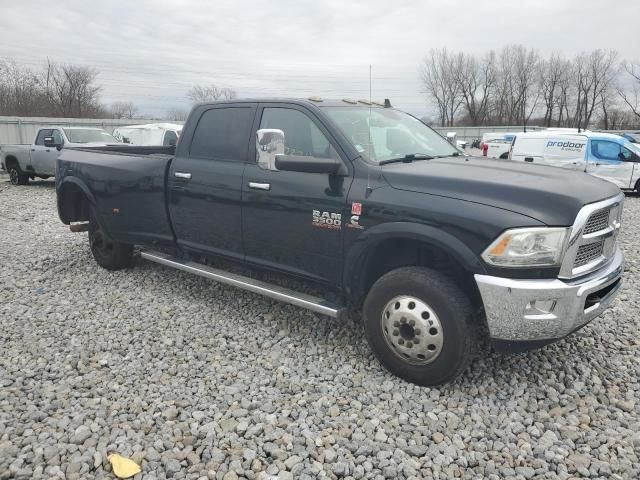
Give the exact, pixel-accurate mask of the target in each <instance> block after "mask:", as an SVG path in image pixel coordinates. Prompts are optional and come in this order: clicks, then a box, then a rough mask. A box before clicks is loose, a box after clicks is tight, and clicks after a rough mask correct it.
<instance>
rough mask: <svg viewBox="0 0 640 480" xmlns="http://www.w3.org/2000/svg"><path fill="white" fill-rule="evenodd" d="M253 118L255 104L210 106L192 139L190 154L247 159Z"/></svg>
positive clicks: (227, 159) (194, 155) (242, 160)
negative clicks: (247, 105) (253, 105)
mask: <svg viewBox="0 0 640 480" xmlns="http://www.w3.org/2000/svg"><path fill="white" fill-rule="evenodd" d="M252 120H253V109H252V108H251V107H225V108H212V109H210V110H207V111H206V112H204V113H203V114H202V116H201V117H200V121H199V122H198V125H197V126H196V130H195V132H194V134H193V139H192V140H191V147H190V149H189V156H191V157H198V158H209V159H217V160H226V161H239V162H244V161H246V157H247V146H248V140H249V134H250V130H251V122H252Z"/></svg>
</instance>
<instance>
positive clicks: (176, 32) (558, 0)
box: [0, 0, 640, 115]
mask: <svg viewBox="0 0 640 480" xmlns="http://www.w3.org/2000/svg"><path fill="white" fill-rule="evenodd" d="M3 3H4V6H3V7H2V9H1V11H0V32H3V33H2V40H1V41H0V57H3V58H9V59H13V60H15V61H17V62H19V63H24V64H27V65H29V66H33V67H34V68H37V67H39V66H40V65H42V64H43V63H44V60H45V58H46V57H49V58H50V59H52V60H55V61H61V62H69V63H77V64H85V65H90V66H93V67H95V68H96V69H98V70H99V71H100V75H99V77H98V78H99V83H100V84H101V85H102V86H103V89H102V101H103V102H105V103H111V102H113V101H117V100H132V101H134V102H135V103H136V104H137V105H138V106H139V108H140V111H141V113H148V114H152V115H162V114H163V113H165V112H166V111H167V110H168V109H170V108H172V107H185V108H187V107H188V106H189V103H188V100H187V99H186V97H185V93H186V91H187V90H188V89H189V87H190V86H192V85H193V84H196V83H201V84H209V83H216V84H218V85H220V86H227V87H232V88H234V89H235V90H236V91H237V92H238V93H239V95H240V96H242V97H249V96H250V97H260V96H298V97H300V96H304V97H306V96H309V95H320V96H325V97H333V98H342V97H353V98H368V96H369V65H370V64H371V65H373V92H374V93H373V96H374V98H376V99H383V98H385V97H388V98H390V99H391V101H392V103H393V104H394V106H399V107H401V108H403V109H405V110H408V111H410V112H412V113H414V114H417V115H423V114H428V113H432V112H430V109H429V107H428V106H427V105H426V101H425V95H424V93H423V92H422V87H421V84H420V80H419V66H420V63H421V60H422V58H423V57H424V55H425V54H426V53H427V52H428V51H429V49H431V48H441V47H447V48H449V49H452V50H463V51H465V52H470V53H478V54H481V53H483V52H485V51H487V50H489V49H500V48H502V47H503V46H505V45H507V44H522V45H524V46H526V47H530V48H535V49H537V50H538V51H539V52H540V53H541V54H543V55H548V54H550V53H552V52H559V53H562V54H564V55H565V56H572V55H574V54H576V53H580V52H582V51H587V50H592V49H595V48H611V49H615V50H617V51H618V52H619V53H620V56H621V58H626V59H630V60H640V49H639V45H640V26H639V25H640V23H639V20H640V0H618V1H612V0H554V1H550V0H519V1H514V0H498V1H496V0H491V1H484V2H482V1H478V0H453V1H444V0H440V1H426V0H423V1H419V0H413V1H408V0H394V1H393V2H390V1H383V0H369V1H347V0H329V1H322V0H272V1H261V2H258V1H233V0H216V1H205V0H201V1H194V0H172V1H166V0H160V1H151V0H143V1H141V0H135V1H134V0H126V1H122V0H105V1H101V2H94V1H87V0H65V1H64V2H62V1H59V2H51V0H48V1H35V0H22V1H20V2H9V1H8V0H3ZM7 32H10V35H8V34H7Z"/></svg>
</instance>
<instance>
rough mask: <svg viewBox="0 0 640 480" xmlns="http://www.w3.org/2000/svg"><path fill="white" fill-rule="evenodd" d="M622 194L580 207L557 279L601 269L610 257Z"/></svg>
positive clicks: (612, 255)
mask: <svg viewBox="0 0 640 480" xmlns="http://www.w3.org/2000/svg"><path fill="white" fill-rule="evenodd" d="M623 202H624V195H623V194H622V193H620V194H619V195H617V196H615V197H612V198H609V199H607V200H602V201H600V202H597V203H592V204H589V205H585V206H584V207H582V209H581V210H580V212H578V215H577V217H576V219H575V221H574V222H573V225H572V227H571V231H570V233H569V240H568V242H567V250H566V251H565V255H564V259H563V261H562V265H561V266H560V275H559V276H560V278H567V279H571V278H575V277H580V276H582V275H587V274H589V273H591V272H594V271H595V270H598V269H599V268H602V267H603V266H604V265H606V264H607V263H608V262H610V261H611V259H612V258H613V257H614V255H615V253H616V251H617V249H618V245H617V239H618V232H619V231H620V225H621V222H622V204H623Z"/></svg>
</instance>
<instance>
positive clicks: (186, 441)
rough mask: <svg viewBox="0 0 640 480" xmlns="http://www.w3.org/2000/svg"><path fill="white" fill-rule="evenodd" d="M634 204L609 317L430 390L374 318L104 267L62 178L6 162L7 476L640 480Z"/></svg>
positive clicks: (3, 330)
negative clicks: (337, 315)
mask: <svg viewBox="0 0 640 480" xmlns="http://www.w3.org/2000/svg"><path fill="white" fill-rule="evenodd" d="M624 208H625V211H624V225H623V230H622V232H621V234H620V241H621V242H622V245H623V248H624V250H625V254H626V259H627V266H626V269H627V271H626V273H625V281H624V283H623V285H622V289H621V293H620V296H619V298H618V300H616V301H615V302H614V303H613V305H612V307H611V309H609V310H608V311H607V312H606V313H605V314H604V315H603V316H602V317H601V318H597V319H595V320H594V321H593V322H592V323H591V324H590V325H587V326H585V327H584V328H583V329H581V330H580V331H578V332H576V333H575V334H574V335H572V336H571V337H569V338H568V339H566V340H562V341H560V342H558V343H557V344H553V345H549V346H547V347H545V348H543V349H541V350H537V351H533V352H528V353H526V354H523V355H499V354H491V355H487V356H484V357H482V358H480V359H478V360H477V361H476V362H474V364H473V366H472V367H471V369H470V370H469V371H468V372H466V373H465V374H464V375H463V376H462V377H461V378H460V379H459V380H458V381H456V382H455V383H454V384H452V385H445V386H442V387H439V388H419V387H416V386H414V385H411V384H408V383H406V382H403V381H402V380H399V379H397V378H395V377H393V376H391V375H390V374H389V373H387V372H386V371H385V370H384V369H382V368H381V367H380V366H379V364H378V363H377V362H376V360H375V359H374V357H373V356H372V355H371V353H370V351H369V349H368V346H367V344H366V341H365V339H364V338H365V337H364V333H363V330H362V327H361V325H360V324H359V323H358V322H354V321H347V322H339V321H337V320H334V319H327V318H322V317H319V316H317V315H316V314H313V313H310V312H307V311H305V310H300V309H297V308H295V307H293V306H290V305H285V304H281V303H278V302H275V301H271V300H268V299H265V298H263V297H260V296H257V295H253V294H249V293H246V292H242V291H240V290H236V289H233V288H231V287H226V286H222V285H218V284H215V283H212V282H208V281H206V280H204V279H201V278H197V277H193V276H190V275H187V274H183V273H179V272H175V271H172V270H169V269H165V268H163V267H160V266H156V265H154V264H150V263H146V262H144V261H142V260H137V261H136V262H135V265H134V266H133V267H132V268H131V269H128V270H126V271H120V272H107V271H105V270H102V269H100V268H99V267H98V266H97V265H96V264H95V262H94V261H93V259H92V258H91V255H90V252H89V249H88V245H87V235H86V234H72V233H70V232H69V230H68V228H67V227H65V226H63V225H62V224H61V223H60V222H59V220H58V218H57V213H56V208H55V192H54V189H53V182H51V181H35V182H33V183H32V184H31V185H29V186H26V187H13V186H11V185H9V183H8V181H7V177H6V176H3V175H0V252H1V253H0V299H1V300H0V345H1V346H2V354H1V355H0V480H4V479H5V478H7V479H8V478H29V479H31V478H33V479H49V478H52V479H66V480H73V479H74V478H77V479H84V478H96V479H101V480H102V479H104V480H106V479H110V478H113V474H112V473H111V467H110V465H109V463H108V461H107V460H106V456H107V454H109V453H112V452H114V453H119V454H121V455H124V456H126V457H129V458H135V459H136V460H138V461H139V462H140V464H141V467H142V474H141V475H138V476H136V477H135V479H134V480H140V479H157V480H164V479H166V478H180V479H190V480H191V479H193V480H195V479H198V480H203V479H204V478H208V479H216V480H222V479H223V478H248V479H250V480H258V479H261V478H263V479H265V480H266V479H269V480H273V479H275V478H285V479H287V478H295V479H316V478H354V479H384V478H398V479H405V480H407V479H421V478H438V479H445V478H461V479H463V480H473V479H476V478H490V479H496V480H497V479H501V478H509V477H510V478H516V479H519V480H523V479H528V478H541V479H570V478H577V477H581V476H582V477H591V478H611V479H625V480H626V479H636V478H640V458H639V456H640V436H639V434H638V432H639V431H640V409H639V408H638V405H640V384H639V378H640V362H638V358H640V342H639V341H638V338H640V335H639V330H640V296H639V295H638V294H637V293H636V292H638V291H640V236H639V235H637V234H636V233H635V232H637V231H638V230H640V198H637V197H628V198H627V200H626V202H625V207H624ZM16 252H19V253H20V255H17V254H16ZM3 475H4V476H3Z"/></svg>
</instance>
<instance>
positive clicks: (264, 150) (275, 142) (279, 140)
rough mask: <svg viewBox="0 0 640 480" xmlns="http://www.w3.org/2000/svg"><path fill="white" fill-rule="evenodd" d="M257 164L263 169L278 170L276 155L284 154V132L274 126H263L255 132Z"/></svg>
mask: <svg viewBox="0 0 640 480" xmlns="http://www.w3.org/2000/svg"><path fill="white" fill-rule="evenodd" d="M256 151H257V156H258V166H259V167H260V168H264V169H265V170H278V168H277V167H276V155H284V132H283V131H282V130H278V129H276V128H263V129H260V130H258V131H257V132H256Z"/></svg>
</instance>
